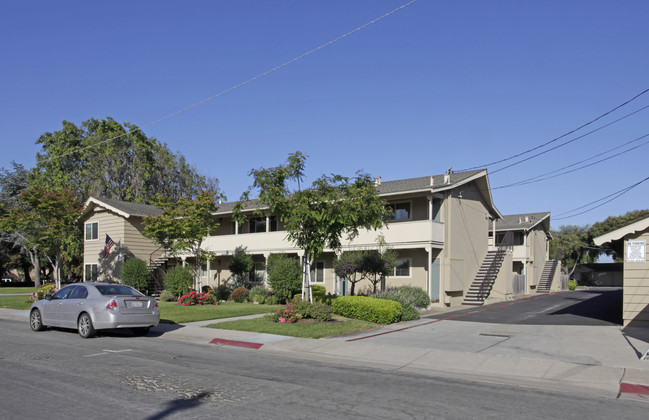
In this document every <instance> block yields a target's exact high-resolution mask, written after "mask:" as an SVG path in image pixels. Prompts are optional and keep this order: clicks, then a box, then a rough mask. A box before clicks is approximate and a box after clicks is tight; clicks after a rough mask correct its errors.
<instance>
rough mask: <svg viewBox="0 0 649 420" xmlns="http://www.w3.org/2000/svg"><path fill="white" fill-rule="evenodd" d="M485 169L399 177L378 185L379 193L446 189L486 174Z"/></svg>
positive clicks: (388, 193) (389, 193)
mask: <svg viewBox="0 0 649 420" xmlns="http://www.w3.org/2000/svg"><path fill="white" fill-rule="evenodd" d="M486 173H487V171H486V170H485V169H478V170H475V171H465V172H452V173H450V174H442V175H433V176H422V177H419V178H408V179H398V180H396V181H386V182H381V183H380V184H378V185H377V186H376V189H377V190H378V192H379V195H391V194H402V193H407V192H417V191H431V190H434V191H444V190H448V189H450V188H455V187H457V186H459V185H462V184H466V183H467V182H469V181H471V180H473V179H475V178H477V177H479V176H482V175H486Z"/></svg>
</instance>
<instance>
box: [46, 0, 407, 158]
mask: <svg viewBox="0 0 649 420" xmlns="http://www.w3.org/2000/svg"><path fill="white" fill-rule="evenodd" d="M416 1H417V0H410V1H408V2H406V3H404V4H402V5H401V6H399V7H397V8H395V9H393V10H391V11H389V12H387V13H385V14H383V15H381V16H379V17H377V18H375V19H373V20H371V21H369V22H367V23H365V24H363V25H361V26H358V27H357V28H355V29H352V30H351V31H349V32H346V33H344V34H343V35H340V36H338V37H336V38H334V39H332V40H331V41H329V42H325V43H324V44H321V45H319V46H317V47H316V48H313V49H312V50H309V51H307V52H305V53H303V54H301V55H299V56H297V57H294V58H292V59H290V60H288V61H285V62H283V63H282V64H280V65H278V66H275V67H273V68H271V69H270V70H266V71H265V72H263V73H260V74H258V75H256V76H253V77H251V78H249V79H247V80H245V81H243V82H241V83H238V84H236V85H234V86H232V87H230V88H228V89H225V90H222V91H220V92H218V93H216V94H214V95H212V96H210V97H208V98H205V99H203V100H200V101H198V102H196V103H193V104H191V105H188V106H186V107H184V108H182V109H180V110H178V111H176V112H173V113H171V114H168V115H166V116H164V117H162V118H159V119H157V120H155V121H152V122H150V123H147V124H144V125H143V126H142V127H134V128H133V129H134V130H136V131H142V129H144V128H147V127H151V126H152V125H155V124H158V123H160V122H162V121H165V120H168V119H169V118H173V117H175V116H177V115H179V114H182V113H184V112H187V111H189V110H191V109H194V108H196V107H198V106H200V105H203V104H204V103H206V102H209V101H212V100H214V99H216V98H218V97H220V96H223V95H225V94H226V93H230V92H232V91H233V90H236V89H239V88H241V87H243V86H246V85H247V84H249V83H252V82H254V81H256V80H258V79H261V78H263V77H265V76H268V75H269V74H271V73H274V72H276V71H278V70H280V69H282V68H284V67H286V66H288V65H290V64H292V63H294V62H296V61H298V60H301V59H303V58H304V57H307V56H309V55H311V54H313V53H315V52H317V51H320V50H321V49H323V48H325V47H328V46H330V45H332V44H334V43H336V42H338V41H340V40H342V39H344V38H346V37H348V36H350V35H352V34H354V33H356V32H358V31H360V30H363V29H365V28H367V27H368V26H370V25H372V24H374V23H377V22H379V21H380V20H383V19H385V18H386V17H388V16H390V15H393V14H395V13H397V12H398V11H400V10H402V9H405V8H406V7H408V6H410V5H412V4H413V3H415V2H416ZM129 133H130V131H129V132H127V133H123V134H120V135H118V136H115V137H111V138H109V139H105V140H102V141H100V142H98V143H95V144H91V145H88V146H85V147H80V148H78V149H75V150H72V151H69V152H66V153H61V154H59V155H56V156H50V157H48V158H47V159H44V161H45V162H47V161H50V160H53V159H58V158H61V157H64V156H68V155H71V154H73V153H77V152H80V151H83V150H86V149H90V148H94V147H97V146H100V145H102V144H105V143H108V142H111V141H113V140H117V139H119V138H121V137H124V136H126V135H128V134H129Z"/></svg>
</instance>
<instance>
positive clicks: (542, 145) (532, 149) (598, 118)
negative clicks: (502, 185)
mask: <svg viewBox="0 0 649 420" xmlns="http://www.w3.org/2000/svg"><path fill="white" fill-rule="evenodd" d="M647 92H649V89H645V90H643V91H642V92H640V93H638V94H637V95H635V96H634V97H633V98H631V99H629V100H628V101H626V102H624V103H622V104H620V105H618V106H616V107H615V108H613V109H611V110H610V111H607V112H605V113H604V114H602V115H600V116H599V117H597V118H595V119H593V120H591V121H589V122H587V123H585V124H582V125H580V126H579V127H577V128H575V129H574V130H571V131H568V132H567V133H565V134H562V135H560V136H559V137H556V138H554V139H552V140H549V141H547V142H545V143H543V144H540V145H538V146H536V147H533V148H531V149H527V150H525V151H523V152H520V153H518V154H515V155H512V156H509V157H507V158H504V159H500V160H496V161H493V162H490V163H485V164H482V165H478V166H473V167H471V168H467V169H460V172H462V171H470V170H473V169H482V168H486V167H488V166H492V165H496V164H498V163H503V162H507V161H509V160H511V159H515V158H517V157H520V156H523V155H525V154H528V153H530V152H533V151H535V150H538V149H540V148H542V147H544V146H547V145H548V144H551V143H554V142H555V141H558V140H561V139H562V138H564V137H566V136H569V135H571V134H573V133H575V132H577V131H579V130H581V129H582V128H584V127H587V126H589V125H591V124H592V123H594V122H596V121H598V120H600V119H602V118H604V117H605V116H607V115H609V114H611V113H613V112H615V111H616V110H618V109H620V108H622V107H623V106H625V105H627V104H629V103H631V102H633V101H634V100H636V99H638V98H639V97H640V96H642V95H644V94H645V93H647Z"/></svg>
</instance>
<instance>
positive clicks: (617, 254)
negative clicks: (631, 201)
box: [588, 209, 649, 262]
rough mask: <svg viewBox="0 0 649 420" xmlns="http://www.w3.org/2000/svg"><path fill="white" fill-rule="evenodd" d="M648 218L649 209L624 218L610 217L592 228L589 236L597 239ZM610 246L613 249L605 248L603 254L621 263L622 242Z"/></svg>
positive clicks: (622, 254)
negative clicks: (611, 256)
mask: <svg viewBox="0 0 649 420" xmlns="http://www.w3.org/2000/svg"><path fill="white" fill-rule="evenodd" d="M647 217H649V209H646V210H633V211H629V212H627V213H625V214H623V215H622V216H610V217H607V218H606V219H605V220H604V221H603V222H597V223H595V224H594V225H593V226H591V227H590V229H589V230H588V234H589V235H590V237H591V238H596V237H598V236H602V235H605V234H607V233H608V232H611V231H614V230H616V229H619V228H621V227H624V226H627V225H630V224H632V223H635V222H637V221H638V220H642V219H646V218H647ZM607 245H609V244H607ZM610 245H612V247H607V248H603V249H602V253H604V254H606V255H613V256H614V259H615V261H617V262H621V261H622V260H623V258H624V250H623V249H622V242H621V241H620V242H618V243H614V244H610ZM616 246H617V247H616Z"/></svg>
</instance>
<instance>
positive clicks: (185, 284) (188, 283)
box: [164, 266, 194, 296]
mask: <svg viewBox="0 0 649 420" xmlns="http://www.w3.org/2000/svg"><path fill="white" fill-rule="evenodd" d="M193 283H194V273H193V271H192V270H190V269H189V268H187V267H182V266H175V267H171V268H170V269H169V270H167V272H166V273H165V276H164V287H165V289H167V290H169V291H170V292H171V293H173V294H174V295H175V296H180V295H182V294H183V293H185V292H188V291H190V290H191V289H192V284H193Z"/></svg>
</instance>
